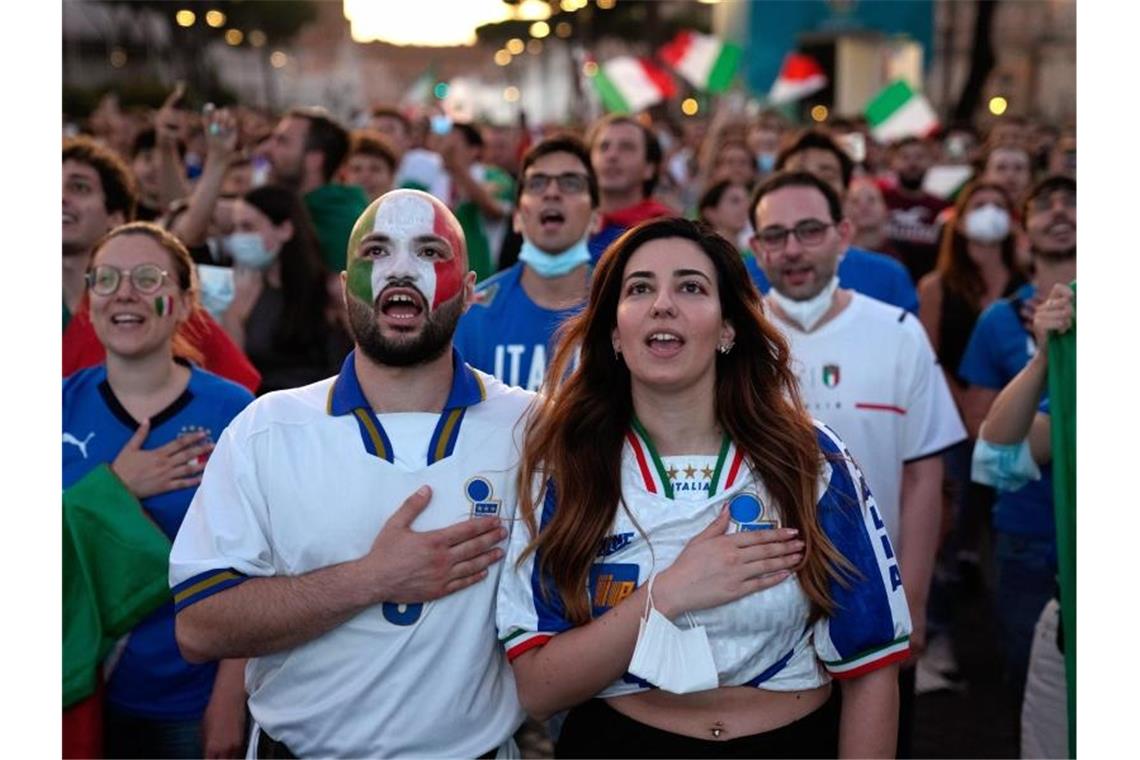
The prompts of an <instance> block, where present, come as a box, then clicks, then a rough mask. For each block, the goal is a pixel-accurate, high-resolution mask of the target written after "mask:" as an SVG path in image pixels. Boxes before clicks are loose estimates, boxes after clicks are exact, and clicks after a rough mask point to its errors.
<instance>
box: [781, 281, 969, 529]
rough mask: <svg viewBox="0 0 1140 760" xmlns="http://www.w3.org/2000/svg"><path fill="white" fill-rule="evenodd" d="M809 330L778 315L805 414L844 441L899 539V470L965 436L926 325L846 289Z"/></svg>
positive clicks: (905, 312)
mask: <svg viewBox="0 0 1140 760" xmlns="http://www.w3.org/2000/svg"><path fill="white" fill-rule="evenodd" d="M851 295H852V298H851V303H850V304H848V306H847V308H846V309H844V310H843V311H842V312H840V314H839V315H838V316H836V317H835V318H834V319H832V320H831V321H830V322H828V323H826V324H824V325H823V326H822V327H820V328H818V329H816V330H815V331H814V332H811V333H804V332H803V331H801V330H800V329H799V327H798V326H797V325H792V324H791V323H789V322H785V321H784V320H782V319H780V318H779V317H777V316H776V315H775V314H774V313H773V312H772V311H771V310H770V311H769V312H768V313H769V314H770V315H771V316H772V321H773V323H774V324H775V325H776V326H777V327H778V328H780V330H781V331H782V332H783V333H784V336H785V337H786V338H787V339H788V342H789V344H790V345H791V350H792V368H793V369H794V370H795V372H796V376H797V378H798V379H799V385H800V393H801V394H802V396H803V400H804V404H805V405H806V406H807V411H808V414H810V415H811V416H812V417H815V418H816V419H819V420H822V421H823V422H825V423H827V424H828V426H830V427H831V428H832V429H834V430H835V432H836V433H838V434H839V436H840V437H841V438H842V439H843V442H844V443H845V444H847V447H848V449H850V451H851V454H852V456H854V457H855V461H856V462H858V463H859V467H860V468H861V469H862V470H863V473H864V474H865V475H866V476H867V481H868V482H869V483H870V485H871V491H872V493H874V494H875V501H876V502H878V504H879V507H880V508H881V509H882V510H883V519H884V520H885V521H886V523H887V527H888V529H889V530H890V533H891V541H892V542H893V543H894V544H895V545H896V546H897V545H898V544H899V507H900V495H901V489H902V470H903V465H904V464H905V463H906V462H910V461H913V460H916V459H922V458H924V457H928V456H932V455H934V454H937V453H938V452H940V451H942V450H944V449H946V448H948V447H950V446H953V445H954V444H956V443H958V442H959V441H962V440H964V439H965V438H966V429H965V427H963V425H962V420H961V418H960V417H959V416H958V410H957V408H956V407H955V406H954V399H953V398H952V397H951V395H950V389H949V387H947V385H946V378H945V376H944V375H943V374H942V372H941V370H940V368H939V366H938V358H937V357H936V356H935V355H934V351H933V350H932V349H931V346H930V340H929V339H928V338H927V337H926V331H925V330H924V329H923V328H922V325H921V324H919V321H918V319H916V318H915V317H914V315H913V314H910V313H909V312H907V311H905V310H903V309H900V308H898V307H897V306H891V305H889V304H885V303H883V302H882V301H876V300H875V299H873V298H870V297H868V296H865V295H863V294H861V293H855V292H852V294H851Z"/></svg>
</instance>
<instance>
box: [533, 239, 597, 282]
mask: <svg viewBox="0 0 1140 760" xmlns="http://www.w3.org/2000/svg"><path fill="white" fill-rule="evenodd" d="M589 237H590V236H589V235H588V234H587V235H584V236H583V237H582V239H581V240H579V241H578V242H577V243H575V244H574V245H572V246H570V247H569V248H567V249H566V250H564V251H562V252H561V253H547V252H546V251H543V250H540V249H539V247H538V246H536V245H535V244H534V243H532V242H531V241H530V240H528V239H526V238H525V237H524V238H523V241H522V248H521V249H519V261H521V262H523V263H524V264H526V265H527V266H528V267H530V268H531V269H533V270H534V273H535V274H537V275H538V276H539V277H542V278H543V279H547V280H549V279H552V278H554V277H561V276H562V275H564V274H569V273H570V272H572V271H574V269H575V268H577V267H580V266H582V265H583V264H586V263H589V261H590V247H589V244H588V241H589Z"/></svg>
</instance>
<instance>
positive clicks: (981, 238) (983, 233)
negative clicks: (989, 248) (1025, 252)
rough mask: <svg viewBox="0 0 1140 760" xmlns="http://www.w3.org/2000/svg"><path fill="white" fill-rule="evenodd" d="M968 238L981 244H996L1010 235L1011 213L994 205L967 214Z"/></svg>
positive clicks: (987, 205) (988, 204)
mask: <svg viewBox="0 0 1140 760" xmlns="http://www.w3.org/2000/svg"><path fill="white" fill-rule="evenodd" d="M965 222H966V237H968V238H970V239H971V240H975V241H977V242H979V243H996V242H998V241H1001V240H1005V237H1006V235H1008V234H1009V212H1008V211H1006V210H1005V209H1003V208H1002V207H1000V206H997V205H995V204H993V203H987V204H986V205H984V206H982V207H980V208H976V209H974V210H973V211H971V212H970V213H968V214H966V219H965Z"/></svg>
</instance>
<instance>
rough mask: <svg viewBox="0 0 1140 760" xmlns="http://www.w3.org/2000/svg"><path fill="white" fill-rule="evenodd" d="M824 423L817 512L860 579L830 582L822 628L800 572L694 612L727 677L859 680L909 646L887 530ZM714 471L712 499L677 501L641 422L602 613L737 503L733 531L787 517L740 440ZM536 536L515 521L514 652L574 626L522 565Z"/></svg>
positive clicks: (597, 568)
mask: <svg viewBox="0 0 1140 760" xmlns="http://www.w3.org/2000/svg"><path fill="white" fill-rule="evenodd" d="M817 426H818V429H817V434H818V440H819V446H820V449H821V450H822V452H823V454H824V456H825V458H826V461H825V463H824V464H823V466H822V467H821V470H820V473H819V480H818V493H819V500H818V512H819V514H818V519H819V522H820V524H821V526H822V528H823V530H824V532H825V533H826V534H827V536H828V538H829V539H830V540H831V541H832V543H833V544H834V545H835V547H836V548H837V549H838V550H839V551H840V552H841V553H842V554H843V555H844V556H845V557H846V558H847V559H848V560H849V561H850V562H851V563H852V564H853V565H854V566H855V568H857V570H858V573H859V577H857V578H854V579H852V582H851V583H850V584H849V585H848V586H847V587H844V586H842V585H840V584H838V583H835V582H832V583H831V584H830V593H831V597H832V599H833V600H834V602H835V606H836V611H835V613H834V614H833V615H832V616H830V617H823V618H820V619H819V620H818V621H817V622H816V623H815V624H814V625H809V615H810V604H809V601H808V598H807V596H806V595H805V594H804V592H803V590H802V589H801V588H800V585H799V583H798V581H797V580H796V578H795V576H794V575H793V576H792V577H790V578H788V579H787V580H785V581H784V582H783V583H781V584H779V585H777V586H774V587H772V588H770V589H766V590H764V591H760V592H757V593H755V594H751V595H749V596H746V597H744V598H742V599H737V600H736V601H734V602H730V603H728V604H724V605H721V606H719V607H713V608H710V609H706V610H699V611H696V612H694V613H692V617H693V618H694V619H695V622H696V623H697V624H699V625H702V626H704V627H705V630H706V632H707V634H708V638H709V643H710V645H711V647H712V652H713V660H714V661H715V663H716V666H717V672H718V674H719V680H720V685H721V686H742V685H746V686H756V687H759V688H764V689H770V690H773V691H792V690H800V689H810V688H814V687H816V686H820V685H822V684H824V683H827V682H828V680H829V677H831V676H834V677H836V678H844V677H854V676H857V675H861V674H863V673H866V672H868V671H870V670H874V669H875V668H877V667H882V666H883V665H886V664H888V663H891V662H896V661H898V660H901V659H903V658H905V657H906V655H907V652H908V638H909V635H910V630H911V623H910V615H909V612H908V610H907V604H906V596H905V594H904V591H903V588H902V577H901V575H900V574H899V570H898V562H897V560H896V558H895V555H894V551H893V549H892V547H891V543H890V538H889V537H888V535H887V531H886V527H885V525H884V524H883V521H882V519H881V516H880V515H879V512H878V507H877V505H876V504H875V500H874V498H873V497H872V496H871V493H870V490H869V489H868V488H867V486H866V483H865V481H864V480H863V477H862V474H861V473H860V472H859V470H858V468H857V466H856V465H855V464H854V462H853V461H851V459H850V456H849V455H848V454H847V451H846V449H845V448H844V447H843V444H842V442H841V441H840V440H839V438H838V437H837V436H835V434H834V433H833V432H831V431H830V430H828V429H827V428H826V427H825V426H823V425H821V424H818V423H817ZM712 469H713V472H712V474H711V477H710V478H709V496H708V497H707V498H703V499H694V500H690V499H682V498H676V499H674V498H673V496H674V494H673V487H674V480H673V479H672V478H670V473H669V472H668V470H667V468H666V467H665V466H664V464H663V463H662V461H661V459H660V457H658V456H657V455H656V453H655V452H654V451H653V448H652V444H651V442H650V441H649V439H648V437H647V436H645V435H644V434H643V431H640V430H639V429H637V428H635V430H634V431H631V432H630V434H629V436H628V437H627V442H626V445H625V447H624V450H623V456H622V469H621V478H622V496H623V498H624V500H625V504H626V505H627V506H628V508H629V510H630V512H631V513H632V515H633V518H634V519H633V520H631V518H630V514H629V513H626V512H625V511H624V510H623V509H622V508H620V507H619V509H618V512H617V515H616V517H615V519H614V524H613V527H612V528H611V530H610V533H609V535H607V536H606V538H605V540H604V542H603V545H602V547H601V548H600V550H599V552H598V558H597V559H596V560H595V562H594V566H593V568H591V570H590V575H589V580H588V586H589V587H588V589H587V591H588V593H589V598H590V600H591V603H592V608H593V615H594V616H595V617H598V616H600V615H602V614H604V613H605V612H606V611H607V610H609V609H611V608H612V607H614V606H615V605H616V604H618V603H619V602H621V601H622V600H623V599H625V598H626V597H627V596H629V595H630V594H632V593H633V592H634V590H635V589H636V588H637V587H638V586H640V585H641V584H643V583H645V582H647V581H648V579H649V577H650V576H651V575H652V574H654V573H658V572H660V571H662V570H664V569H665V568H667V567H669V566H670V565H671V564H672V563H673V562H674V561H675V560H676V558H677V557H678V555H680V553H681V551H682V550H683V549H684V548H685V546H686V544H687V543H688V542H689V540H690V539H692V538H693V536H695V535H696V534H697V533H699V532H700V531H702V530H704V529H705V528H706V527H708V525H709V524H710V523H711V522H712V521H713V520H715V519H716V517H717V515H718V514H719V513H720V511H721V509H722V507H723V506H724V505H725V504H726V503H727V504H728V505H729V511H730V515H731V517H732V521H731V523H730V528H729V529H730V530H763V529H767V528H771V527H775V526H777V525H779V524H781V522H782V521H781V515H780V513H779V510H778V509H777V508H776V506H775V505H774V504H773V503H772V500H771V497H770V496H769V494H768V492H767V490H766V489H765V487H764V484H763V483H762V482H760V480H759V479H758V478H757V477H756V475H755V474H754V473H753V472H752V470H751V468H749V467H748V465H747V463H746V462H744V461H743V455H742V453H741V452H739V451H737V450H736V447H735V446H733V445H732V444H731V443H728V442H727V441H726V445H725V447H724V448H723V449H722V451H721V453H720V456H719V457H718V458H717V465H716V466H715V467H713V468H712ZM551 491H552V489H547V493H546V497H545V501H544V505H543V510H542V517H541V520H540V527H541V525H545V524H547V523H548V522H549V521H550V519H551V517H552V515H553V512H554V510H555V509H556V508H557V503H556V502H557V497H556V495H554V494H553V493H552V492H551ZM634 520H636V525H635V524H634ZM638 526H640V528H639V527H638ZM642 531H644V533H643V532H642ZM527 534H528V531H527V529H526V527H525V525H523V524H522V523H521V522H520V523H517V524H516V525H514V528H513V531H512V534H511V539H510V548H509V550H508V553H507V558H506V560H505V564H506V567H507V570H506V571H505V572H504V574H503V576H502V579H501V580H500V584H499V602H498V610H497V613H496V617H497V621H498V626H499V636H500V638H501V640H502V641H503V644H504V646H505V648H506V649H507V654H508V657H509V658H510V659H512V660H513V659H514V658H515V657H517V656H519V655H520V654H522V653H523V652H526V651H527V650H529V649H531V648H533V647H536V646H542V645H543V644H545V643H546V642H548V641H549V640H550V639H551V638H552V637H553V636H556V635H557V634H559V633H561V632H562V631H565V630H568V629H569V628H571V627H572V624H571V623H570V621H569V620H567V619H566V617H565V615H564V612H563V610H564V607H563V604H562V601H561V599H560V597H559V596H558V594H557V592H556V591H555V590H554V584H553V581H552V580H551V579H550V578H549V577H544V576H542V574H541V573H539V572H538V571H537V569H536V563H535V556H534V555H533V554H532V555H530V556H529V557H528V558H527V560H526V562H525V563H524V564H523V566H522V567H521V568H518V570H516V569H515V566H516V562H517V561H518V558H519V557H520V556H521V554H522V551H523V549H524V547H525V546H526V545H527V544H528V543H529V539H530V536H528V535H527ZM646 537H648V539H647V538H646ZM544 587H545V588H546V589H548V593H546V594H544V593H543V591H542V589H543V588H544ZM679 624H680V625H685V623H684V622H680V623H679ZM648 688H653V685H652V684H650V683H648V682H646V681H644V680H641V679H638V678H636V677H634V676H632V675H631V674H629V673H626V674H625V675H624V676H623V677H622V678H621V679H619V680H617V681H615V682H614V683H612V684H610V685H609V686H608V687H607V688H606V689H605V690H603V691H602V692H601V693H600V694H599V695H598V696H599V697H603V698H605V697H614V696H618V695H620V694H628V693H631V692H635V691H640V690H644V689H648Z"/></svg>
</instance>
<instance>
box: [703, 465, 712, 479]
mask: <svg viewBox="0 0 1140 760" xmlns="http://www.w3.org/2000/svg"><path fill="white" fill-rule="evenodd" d="M701 476H702V477H705V478H710V479H711V478H712V476H713V468H711V467H709V466H708V465H707V464H706V465H705V466H704V467H702V468H701Z"/></svg>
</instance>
